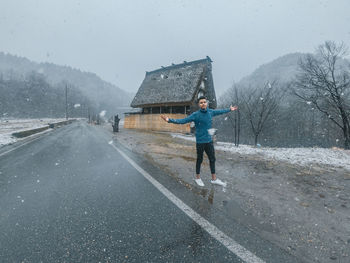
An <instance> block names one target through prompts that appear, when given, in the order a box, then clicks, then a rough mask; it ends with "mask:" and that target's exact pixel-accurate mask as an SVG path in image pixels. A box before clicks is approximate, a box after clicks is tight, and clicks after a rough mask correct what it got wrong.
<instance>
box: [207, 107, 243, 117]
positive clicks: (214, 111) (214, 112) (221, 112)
mask: <svg viewBox="0 0 350 263" xmlns="http://www.w3.org/2000/svg"><path fill="white" fill-rule="evenodd" d="M237 109H238V107H237V106H232V105H231V106H230V108H229V109H222V110H213V116H217V115H221V114H224V113H228V112H231V111H235V110H237Z"/></svg>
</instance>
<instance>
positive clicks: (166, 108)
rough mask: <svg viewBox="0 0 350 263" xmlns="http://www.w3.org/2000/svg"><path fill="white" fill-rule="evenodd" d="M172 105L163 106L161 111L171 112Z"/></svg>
mask: <svg viewBox="0 0 350 263" xmlns="http://www.w3.org/2000/svg"><path fill="white" fill-rule="evenodd" d="M170 109H171V107H167V106H163V107H161V113H170Z"/></svg>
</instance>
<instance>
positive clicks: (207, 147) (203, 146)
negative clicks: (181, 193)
mask: <svg viewBox="0 0 350 263" xmlns="http://www.w3.org/2000/svg"><path fill="white" fill-rule="evenodd" d="M196 146H197V162H196V174H200V171H201V164H202V162H203V152H204V151H205V153H206V154H207V156H208V158H209V163H210V171H211V173H212V174H215V151H214V145H213V142H208V143H197V144H196Z"/></svg>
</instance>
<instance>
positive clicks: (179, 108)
mask: <svg viewBox="0 0 350 263" xmlns="http://www.w3.org/2000/svg"><path fill="white" fill-rule="evenodd" d="M172 113H182V114H184V113H185V106H173V111H172Z"/></svg>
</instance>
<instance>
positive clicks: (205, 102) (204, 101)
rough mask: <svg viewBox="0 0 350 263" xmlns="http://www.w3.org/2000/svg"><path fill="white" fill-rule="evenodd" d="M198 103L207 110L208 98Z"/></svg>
mask: <svg viewBox="0 0 350 263" xmlns="http://www.w3.org/2000/svg"><path fill="white" fill-rule="evenodd" d="M198 104H199V108H201V109H202V110H205V109H206V108H207V105H208V103H207V100H206V99H201V100H199V102H198Z"/></svg>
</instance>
